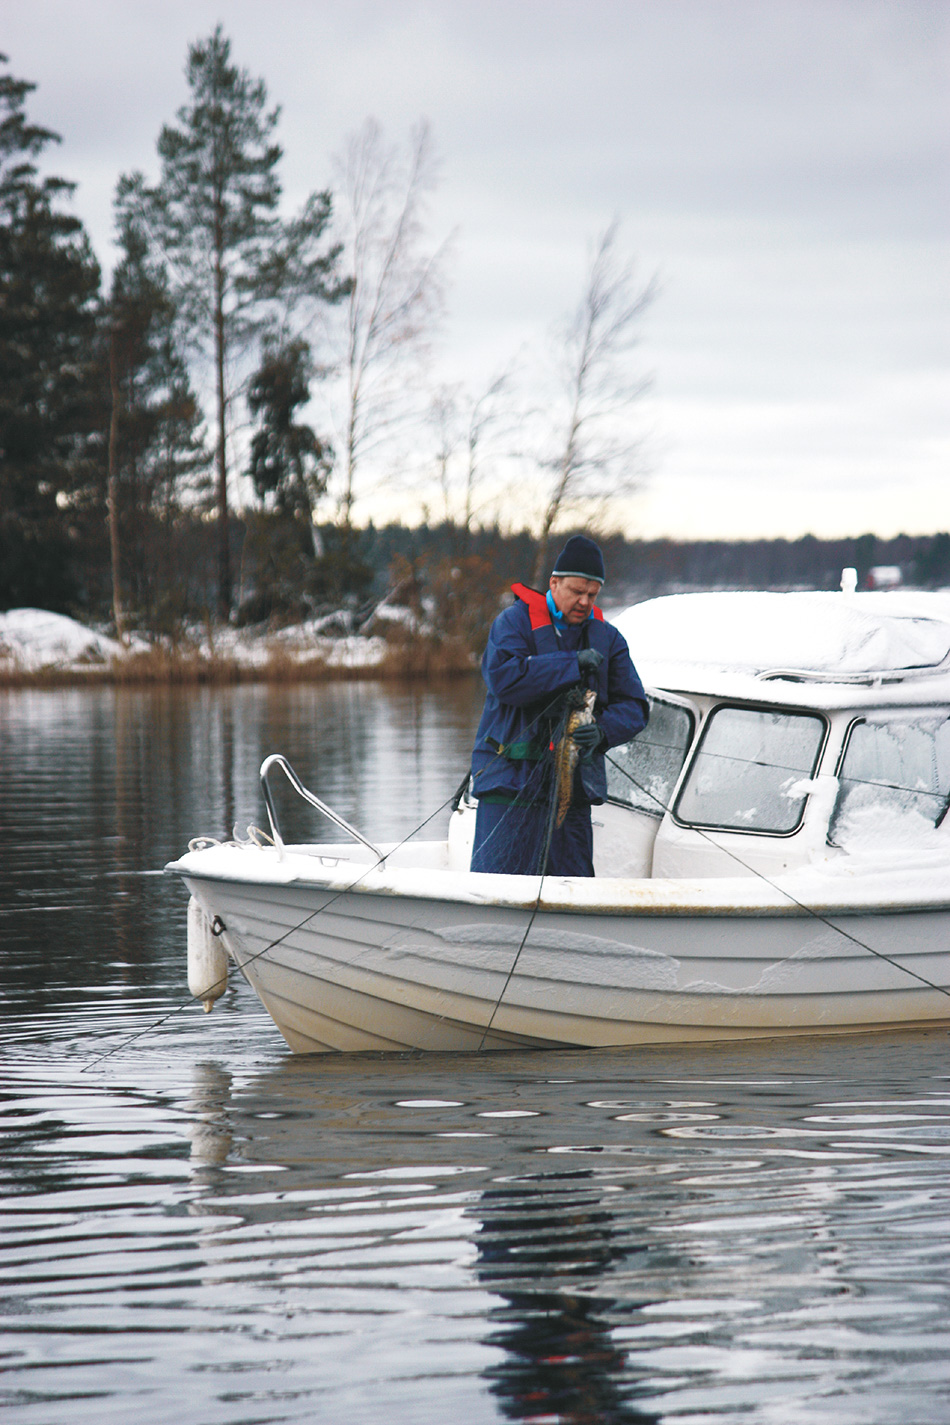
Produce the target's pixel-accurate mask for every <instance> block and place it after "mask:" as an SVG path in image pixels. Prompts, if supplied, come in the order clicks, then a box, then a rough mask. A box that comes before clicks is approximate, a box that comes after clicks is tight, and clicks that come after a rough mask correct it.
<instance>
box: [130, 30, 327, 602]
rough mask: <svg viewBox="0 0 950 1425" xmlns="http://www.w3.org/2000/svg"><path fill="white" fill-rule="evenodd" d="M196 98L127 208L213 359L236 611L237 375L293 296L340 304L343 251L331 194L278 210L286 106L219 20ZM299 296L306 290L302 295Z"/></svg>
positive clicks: (199, 53) (227, 579)
mask: <svg viewBox="0 0 950 1425" xmlns="http://www.w3.org/2000/svg"><path fill="white" fill-rule="evenodd" d="M186 76H187V80H188V86H189V89H190V91H191V97H190V100H189V102H188V103H187V104H185V105H184V106H183V107H182V108H181V109H179V111H178V114H177V126H172V125H165V127H164V128H163V129H162V131H161V134H160V136H159V140H158V152H159V156H160V158H161V160H162V171H161V177H160V180H159V182H158V185H157V186H156V187H155V188H153V189H148V188H147V186H146V185H145V182H144V179H143V178H142V177H141V175H132V176H131V177H128V178H126V179H124V180H123V187H122V194H123V198H124V199H125V200H126V201H129V202H131V201H134V200H136V199H137V200H138V201H139V202H140V204H141V206H142V209H143V211H144V212H146V213H147V216H148V221H149V225H150V229H151V231H153V232H154V234H155V235H156V237H157V239H158V242H159V244H160V246H161V248H162V249H163V252H164V254H165V256H166V257H167V258H168V259H169V266H170V270H171V271H172V272H173V273H174V282H173V290H172V296H173V298H174V300H175V302H176V305H177V307H178V311H179V315H180V318H181V320H182V322H183V323H184V325H185V326H186V328H187V330H188V331H189V333H190V336H191V337H192V339H193V340H194V341H195V343H196V344H197V345H199V346H200V347H202V348H203V349H204V351H205V352H206V354H208V355H209V356H210V357H211V360H212V366H213V371H214V389H215V406H216V414H217V441H216V456H215V459H216V486H217V511H218V605H219V613H220V615H221V617H222V618H226V617H227V616H228V614H229V612H230V606H231V562H230V539H229V528H228V449H227V428H228V412H229V407H230V405H231V403H232V402H233V399H234V396H235V390H234V386H233V384H232V382H233V380H234V371H235V369H236V367H237V366H238V365H239V363H240V361H241V359H242V358H243V357H244V356H245V355H246V354H247V353H248V352H249V351H251V350H253V349H254V347H255V346H256V345H257V343H258V341H259V339H260V337H261V335H262V334H263V332H264V331H265V330H268V329H270V328H272V327H273V325H274V322H275V320H278V319H279V317H280V316H282V315H285V314H286V309H287V304H288V299H289V298H290V297H291V296H292V295H300V293H301V291H305V293H306V295H307V297H309V298H311V299H316V300H336V299H337V298H338V297H339V296H342V295H343V291H344V290H345V284H344V285H343V286H341V285H340V284H334V281H333V271H334V268H335V264H336V259H337V250H336V249H333V248H331V249H329V250H320V248H319V244H320V240H321V238H322V235H323V232H324V229H325V227H326V225H327V223H328V221H329V216H330V199H329V195H328V194H318V195H315V196H314V197H312V198H311V199H309V200H308V202H307V204H306V205H305V207H304V210H303V213H302V214H301V216H300V217H299V218H298V219H297V220H296V221H295V222H294V223H283V222H282V221H281V219H280V217H279V215H278V211H277V209H278V204H279V201H280V196H281V185H280V179H279V176H278V165H279V163H280V159H281V153H282V151H281V148H280V145H279V144H277V143H276V142H275V140H274V134H275V131H276V127H277V122H278V118H279V110H278V109H268V107H267V89H266V86H265V84H264V82H263V80H260V79H252V78H251V76H250V75H249V74H248V72H247V71H246V70H244V69H239V68H238V67H237V66H236V65H234V64H232V62H231V45H230V41H229V40H228V39H227V38H226V37H225V35H224V33H223V30H222V28H221V26H220V25H219V26H218V27H217V28H216V29H215V31H214V33H213V34H212V35H211V36H210V37H209V38H208V39H207V40H203V41H200V42H199V43H197V44H194V45H192V46H191V48H190V50H189V53H188V63H187V67H186ZM291 289H294V290H293V292H292V291H291Z"/></svg>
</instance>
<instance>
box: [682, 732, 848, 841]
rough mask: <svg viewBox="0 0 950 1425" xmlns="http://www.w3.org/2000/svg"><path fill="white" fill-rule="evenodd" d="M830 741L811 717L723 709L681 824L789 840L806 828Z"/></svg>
mask: <svg viewBox="0 0 950 1425" xmlns="http://www.w3.org/2000/svg"><path fill="white" fill-rule="evenodd" d="M824 737H825V723H824V720H823V719H822V718H820V717H817V716H815V715H814V714H813V713H790V712H768V711H757V710H756V709H754V708H734V707H719V708H716V709H715V710H714V711H713V712H712V713H711V714H710V716H709V718H708V720H707V722H706V726H705V728H704V730H703V736H702V741H701V742H700V745H699V750H698V751H697V753H696V756H695V757H694V758H693V763H692V766H691V767H690V769H689V775H688V776H687V778H686V781H685V783H684V784H683V788H682V790H681V792H680V794H679V797H678V798H677V803H676V817H677V820H679V821H682V822H686V823H687V824H690V825H693V826H708V827H716V828H719V829H720V830H726V831H754V832H759V833H768V834H771V835H773V836H787V835H789V834H790V833H791V832H793V831H797V830H798V828H799V826H800V825H801V821H802V816H803V815H804V811H805V802H806V800H807V797H808V792H809V786H808V782H809V779H810V778H811V777H812V775H813V774H814V771H815V768H816V767H817V765H818V758H819V756H820V754H821V748H822V743H823V742H824Z"/></svg>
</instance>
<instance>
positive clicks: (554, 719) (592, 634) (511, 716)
mask: <svg viewBox="0 0 950 1425" xmlns="http://www.w3.org/2000/svg"><path fill="white" fill-rule="evenodd" d="M512 588H513V591H514V593H515V594H516V596H517V597H516V601H515V603H513V604H512V605H511V607H510V608H507V609H505V611H504V612H503V613H500V614H499V615H498V617H497V618H496V619H495V621H494V623H493V624H492V626H491V631H490V632H489V635H488V647H487V648H486V649H485V655H484V657H483V658H482V677H483V678H484V679H485V684H486V686H487V688H488V696H487V697H486V699H485V707H484V710H483V712H482V718H481V722H480V723H479V725H478V733H477V734H476V738H475V750H474V752H473V754H472V777H473V779H474V784H473V787H472V791H473V793H474V794H475V796H476V797H481V796H485V795H487V794H489V793H495V794H498V793H500V794H501V795H502V796H508V797H514V796H518V797H519V798H522V799H524V800H542V799H546V797H547V795H548V786H547V781H546V778H545V777H544V776H542V769H543V768H545V767H548V768H549V767H550V763H551V758H550V756H548V755H547V754H548V751H549V748H550V741H551V737H552V735H553V733H554V730H555V729H556V727H557V724H558V722H559V721H560V719H561V718H562V716H563V703H562V697H561V695H562V694H564V693H565V692H567V690H568V688H570V687H572V686H575V685H576V684H578V683H580V684H582V685H583V686H584V687H593V688H595V689H596V692H597V702H596V703H595V705H594V716H595V718H596V721H597V724H598V726H599V727H601V728H602V729H603V731H604V732H605V733H606V736H607V742H606V747H617V746H619V745H620V744H621V743H624V742H629V741H630V739H631V738H632V737H635V736H636V734H637V733H638V732H641V731H642V730H643V728H644V727H646V724H647V718H648V716H649V706H648V703H647V700H646V695H645V693H644V691H643V685H642V683H641V682H640V679H639V677H638V676H637V670H636V669H635V668H634V666H633V664H632V663H631V661H630V653H629V651H628V649H627V644H626V641H625V640H624V638H623V636H622V634H620V633H619V632H618V630H617V629H615V628H614V627H613V625H612V624H609V623H607V622H606V621H605V620H604V618H603V616H602V615H601V613H600V610H599V609H595V613H596V615H597V617H595V618H589V619H588V620H587V621H586V622H585V623H582V624H566V623H565V624H561V626H560V628H559V629H556V628H555V625H554V623H553V621H552V619H551V615H550V613H549V612H548V610H547V607H546V605H545V600H544V595H543V594H539V593H537V592H536V590H534V589H527V588H525V587H524V586H523V585H520V584H515V585H513V586H512ZM582 648H596V649H597V651H598V652H599V653H602V654H603V655H604V661H603V663H601V665H600V667H599V668H598V670H597V672H596V673H594V674H591V675H590V676H589V677H587V678H582V676H581V671H580V668H579V667H578V663H577V654H578V652H579V651H580V649H582ZM604 750H605V748H604V747H602V748H601V750H600V751H599V752H597V753H595V754H594V756H593V757H592V758H591V759H590V760H589V761H588V762H582V763H581V764H580V771H581V784H582V793H583V796H584V797H586V799H587V800H588V801H590V802H602V801H603V800H604V798H605V797H606V795H607V773H606V767H605V764H604V755H603V754H604Z"/></svg>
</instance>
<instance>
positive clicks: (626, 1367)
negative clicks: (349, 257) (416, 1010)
mask: <svg viewBox="0 0 950 1425" xmlns="http://www.w3.org/2000/svg"><path fill="white" fill-rule="evenodd" d="M477 711H478V708H477V689H476V688H474V687H473V686H470V685H469V684H467V683H466V682H464V681H463V682H461V683H458V684H453V685H450V686H447V687H440V688H438V689H437V690H431V689H430V690H426V691H423V690H419V689H415V690H409V691H399V690H396V689H393V688H388V687H387V688H381V687H374V686H369V685H351V686H346V685H339V686H334V687H330V688H327V689H313V688H294V689H257V688H243V689H238V690H225V691H186V692H165V691H160V692H151V691H150V692H142V693H137V692H132V693H129V692H114V691H112V690H95V691H91V690H90V691H54V692H17V693H0V770H2V799H0V850H2V863H0V864H2V870H3V874H2V877H0V976H2V992H3V995H4V1045H3V1061H2V1081H3V1096H4V1104H3V1109H2V1115H3V1135H4V1137H3V1152H2V1158H0V1170H2V1174H3V1196H2V1202H0V1212H2V1216H3V1229H4V1230H3V1236H2V1238H0V1303H2V1313H3V1318H2V1319H3V1329H2V1336H0V1364H2V1366H3V1377H2V1380H0V1402H2V1403H3V1404H4V1405H5V1406H6V1407H7V1414H8V1417H9V1418H10V1419H11V1420H22V1421H30V1422H37V1425H59V1422H69V1425H74V1422H85V1421H90V1422H97V1425H102V1422H107V1421H108V1422H112V1421H115V1422H119V1421H122V1422H127V1421H130V1420H134V1421H136V1422H137V1425H138V1422H142V1425H146V1422H174V1423H175V1425H212V1422H227V1425H237V1422H241V1425H245V1422H247V1425H251V1422H254V1423H255V1425H257V1422H281V1421H327V1422H342V1421H346V1422H362V1421H369V1422H376V1421H379V1422H385V1423H386V1425H394V1422H402V1421H406V1422H430V1421H431V1422H442V1421H453V1422H454V1421H464V1422H473V1425H479V1423H480V1422H490V1421H533V1422H571V1425H582V1423H583V1425H588V1422H590V1423H591V1425H593V1422H601V1421H605V1422H615V1421H616V1422H635V1421H641V1422H644V1421H675V1422H678V1425H699V1422H730V1425H731V1422H743V1425H745V1423H746V1422H762V1423H763V1425H766V1422H767V1423H768V1425H779V1423H780V1422H781V1425H784V1422H796V1425H797V1422H802V1425H819V1422H826V1421H827V1422H834V1425H849V1422H855V1425H858V1422H860V1425H891V1422H909V1425H931V1422H943V1421H947V1422H950V1316H948V1310H947V1307H948V1294H950V1214H948V1196H950V1193H948V1175H947V1169H948V1166H950V1164H948V1158H950V1078H948V1072H950V1055H948V1048H950V1039H948V1035H947V1034H946V1033H945V1032H943V1031H933V1032H930V1033H926V1034H918V1033H910V1034H906V1033H905V1034H894V1035H888V1036H882V1037H864V1038H858V1039H846V1040H840V1041H834V1040H828V1039H814V1040H804V1041H798V1042H797V1043H792V1044H786V1045H783V1044H779V1043H773V1044H759V1045H753V1046H746V1047H730V1046H728V1045H723V1046H715V1047H708V1048H704V1049H697V1048H691V1049H683V1048H677V1049H652V1050H647V1051H639V1052H631V1051H625V1052H623V1053H615V1052H609V1053H607V1052H597V1053H578V1052H573V1051H571V1052H563V1053H517V1054H505V1055H500V1056H497V1055H492V1056H484V1057H479V1056H475V1055H465V1056H458V1057H454V1056H452V1057H450V1056H434V1057H417V1058H413V1057H411V1056H387V1057H377V1056H359V1057H355V1058H342V1057H338V1058H326V1059H323V1058H314V1059H303V1058H294V1057H293V1056H291V1055H290V1054H289V1051H287V1049H286V1048H285V1046H284V1044H283V1040H282V1039H281V1038H280V1036H279V1035H278V1033H277V1031H276V1030H275V1029H274V1028H273V1026H272V1024H271V1022H270V1020H269V1019H268V1018H267V1016H266V1015H265V1014H264V1013H263V1011H261V1010H260V1009H259V1008H258V1006H257V1001H256V1000H255V999H254V997H253V995H252V994H251V993H250V991H249V990H248V989H247V987H246V986H245V985H243V984H236V985H234V986H233V988H232V989H231V990H229V992H228V994H227V995H226V996H225V998H224V999H223V1000H222V1001H220V1002H219V1004H218V1005H217V1007H216V1009H215V1011H214V1013H213V1014H212V1015H210V1016H207V1017H206V1016H205V1015H203V1014H202V1012H201V1010H200V1009H198V1008H190V1007H189V1008H184V1009H181V1010H178V1009H177V1006H179V1005H181V1004H183V1003H184V1002H185V999H186V995H185V989H184V941H185V931H184V925H185V897H184V895H183V892H182V889H181V887H180V885H179V883H178V882H177V881H172V880H170V879H168V878H165V877H163V876H161V874H159V872H160V868H161V866H162V865H163V864H164V862H165V861H166V860H168V859H170V858H171V857H173V856H174V855H176V854H177V853H179V852H180V851H181V849H182V848H183V847H184V845H185V844H186V842H187V840H188V838H189V837H190V836H192V835H194V834H196V833H198V832H205V833H209V834H212V835H219V836H220V835H223V834H226V833H227V832H229V830H230V828H231V827H232V825H233V824H234V823H237V824H238V825H239V826H240V827H242V828H243V827H244V826H246V824H247V823H248V822H249V821H256V822H259V821H261V820H262V818H263V811H262V808H261V804H260V801H259V797H258V792H257V772H256V769H257V767H258V765H259V763H260V761H261V759H262V757H263V756H264V755H265V753H266V752H269V751H283V752H285V753H286V754H287V755H288V756H289V757H290V759H291V761H292V762H293V763H294V764H295V765H296V766H297V768H298V771H299V772H300V774H301V775H302V776H303V778H304V780H305V781H306V782H308V783H309V784H310V785H313V786H314V787H315V788H316V789H317V790H319V791H320V792H321V793H323V794H324V795H325V796H326V797H327V798H328V799H329V800H330V801H331V803H333V804H334V805H335V806H337V807H338V809H339V810H340V811H342V812H343V814H344V815H346V816H347V817H350V818H351V819H352V820H353V821H354V822H355V823H356V824H357V825H359V826H363V827H365V829H366V830H367V831H369V832H374V833H375V834H376V835H377V836H378V837H380V838H386V837H398V836H402V835H405V834H406V833H408V832H409V831H411V830H412V829H413V827H414V826H416V825H417V824H418V823H419V822H421V821H422V820H423V818H424V817H426V816H428V815H429V814H430V813H432V812H434V811H435V810H436V809H437V808H438V807H440V805H442V804H443V803H444V802H446V801H447V800H448V799H449V798H450V796H451V794H452V792H453V790H454V788H455V786H456V785H457V783H458V781H459V779H460V777H461V775H462V772H463V771H464V767H465V763H466V759H467V753H468V747H469V744H470V739H471V734H472V730H473V727H474V722H475V719H476V716H477ZM307 815H308V814H303V815H301V816H300V817H299V818H298V820H297V823H296V825H295V824H294V822H293V820H292V818H291V813H290V809H289V807H288V813H287V821H288V831H289V832H291V833H292V834H294V835H298V834H299V835H304V834H308V829H310V830H317V831H318V830H319V828H318V827H316V826H315V824H314V823H312V822H308V821H307ZM445 815H446V814H445V812H444V811H443V812H442V813H441V814H440V815H439V816H437V817H436V819H435V821H434V822H433V823H432V827H441V826H444V823H445ZM166 1016H167V1017H166ZM159 1020H161V1021H162V1022H161V1023H160V1024H158V1025H157V1027H155V1028H150V1026H152V1025H155V1024H156V1022H157V1021H159ZM137 1033H138V1034H139V1037H137V1038H131V1036H133V1035H135V1034H137ZM113 1051H114V1052H113ZM103 1056H108V1057H103Z"/></svg>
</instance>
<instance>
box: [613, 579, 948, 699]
mask: <svg viewBox="0 0 950 1425" xmlns="http://www.w3.org/2000/svg"><path fill="white" fill-rule="evenodd" d="M613 622H614V623H615V624H616V626H617V628H619V629H620V631H621V633H622V634H623V635H624V637H625V638H626V640H627V642H628V644H629V645H630V652H631V656H632V657H633V661H634V663H635V664H636V666H637V669H638V670H639V672H640V676H641V677H642V678H643V680H644V682H645V683H648V684H650V685H651V686H653V687H658V688H669V689H678V690H681V691H695V692H706V693H712V694H714V695H716V696H721V697H742V698H746V699H750V698H751V699H755V700H757V701H760V702H778V701H780V702H783V703H789V702H792V703H797V704H802V705H808V706H812V707H816V706H818V707H843V706H858V705H864V704H867V703H876V704H882V703H896V704H901V703H910V702H913V703H917V704H919V703H921V702H925V701H929V702H944V701H947V700H948V697H950V593H907V592H901V593H862V594H853V595H847V594H838V593H794V594H764V593H710V594H671V595H668V596H666V597H664V598H659V599H649V600H647V601H646V602H645V603H642V604H634V605H633V606H632V607H631V608H628V609H626V610H625V611H624V612H623V613H622V614H620V615H619V616H618V617H617V618H615V619H614V620H613Z"/></svg>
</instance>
